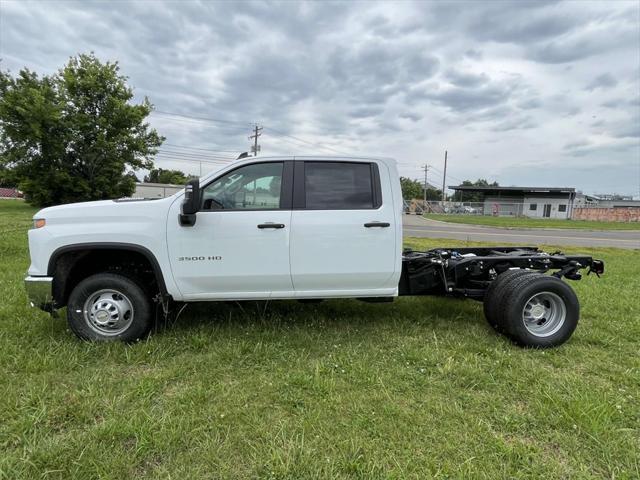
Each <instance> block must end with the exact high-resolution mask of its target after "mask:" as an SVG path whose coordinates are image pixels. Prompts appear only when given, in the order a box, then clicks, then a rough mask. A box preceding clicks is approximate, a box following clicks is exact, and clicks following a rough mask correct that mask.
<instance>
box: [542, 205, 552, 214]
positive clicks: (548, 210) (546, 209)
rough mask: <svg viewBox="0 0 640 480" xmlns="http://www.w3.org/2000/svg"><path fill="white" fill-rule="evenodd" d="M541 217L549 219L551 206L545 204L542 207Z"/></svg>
mask: <svg viewBox="0 0 640 480" xmlns="http://www.w3.org/2000/svg"><path fill="white" fill-rule="evenodd" d="M542 216H543V217H545V218H549V217H551V204H550V203H546V204H545V206H544V211H543V212H542Z"/></svg>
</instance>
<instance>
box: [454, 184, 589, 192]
mask: <svg viewBox="0 0 640 480" xmlns="http://www.w3.org/2000/svg"><path fill="white" fill-rule="evenodd" d="M448 188H449V189H451V190H464V191H468V192H469V191H470V192H491V191H503V192H523V193H575V192H576V189H575V188H573V187H492V186H474V185H449V186H448Z"/></svg>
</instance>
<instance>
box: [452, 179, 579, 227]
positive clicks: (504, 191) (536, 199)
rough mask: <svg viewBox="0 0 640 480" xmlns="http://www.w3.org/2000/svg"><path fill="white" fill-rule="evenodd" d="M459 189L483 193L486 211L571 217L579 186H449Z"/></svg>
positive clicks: (484, 210)
mask: <svg viewBox="0 0 640 480" xmlns="http://www.w3.org/2000/svg"><path fill="white" fill-rule="evenodd" d="M449 188H450V189H452V190H455V191H456V192H462V193H464V192H469V193H481V194H482V197H483V201H482V204H481V208H482V210H483V212H482V213H483V214H484V215H495V216H525V217H534V218H558V219H567V218H571V211H572V210H573V206H574V200H575V196H576V190H575V188H568V187H567V188H548V187H490V186H489V187H476V186H467V185H458V186H450V187H449Z"/></svg>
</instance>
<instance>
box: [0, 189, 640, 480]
mask: <svg viewBox="0 0 640 480" xmlns="http://www.w3.org/2000/svg"><path fill="white" fill-rule="evenodd" d="M32 212H33V210H32V209H30V208H28V207H25V206H24V205H22V204H19V203H13V202H11V203H9V202H6V203H0V288H1V291H2V299H3V301H2V302H1V303H0V391H1V392H2V394H1V395H2V396H1V398H0V419H1V422H0V478H3V479H20V478H25V479H26V478H28V479H35V478H59V479H67V478H105V479H123V478H167V479H169V478H178V479H181V478H291V479H299V478H398V479H402V478H428V477H434V478H486V479H496V478H541V477H546V478H572V479H573V478H616V479H631V478H639V477H640V356H639V354H638V350H639V345H640V344H639V338H640V300H639V298H638V292H639V291H640V280H639V278H640V276H639V271H638V270H639V267H640V251H622V250H615V249H592V250H585V251H586V252H589V253H592V254H593V255H596V256H598V257H600V258H603V259H604V260H605V261H606V262H607V275H606V276H604V277H603V278H601V279H598V278H596V277H593V276H591V277H585V279H583V280H582V281H581V282H576V283H572V285H573V286H575V288H576V290H577V292H578V295H579V297H580V298H581V301H582V307H583V311H582V319H581V324H580V325H579V326H578V330H577V331H576V333H575V334H574V336H573V338H572V339H571V341H570V342H569V343H568V344H566V345H564V346H563V347H561V348H557V349H554V350H547V351H533V350H523V349H520V348H517V347H515V346H513V345H511V344H510V343H509V342H508V341H506V340H505V339H504V338H502V337H500V336H497V335H495V334H494V333H493V332H492V330H491V329H490V328H489V327H488V326H487V325H486V323H485V320H484V318H483V316H482V308H481V305H480V304H479V303H475V302H473V301H459V300H453V299H433V298H403V299H400V300H398V301H396V302H394V303H393V304H364V303H359V302H357V301H350V300H341V301H327V302H325V303H322V304H319V305H302V304H299V303H296V302H289V301H286V302H285V301H282V302H272V303H269V304H268V305H265V304H264V303H261V302H252V303H242V304H201V305H196V306H190V307H188V308H187V309H186V310H185V312H184V313H183V314H182V316H181V317H180V318H179V319H178V321H177V322H176V323H175V324H174V325H171V326H168V327H165V328H162V329H160V330H159V331H157V332H155V333H154V334H153V335H152V336H151V337H150V338H149V339H148V340H146V341H144V342H141V343H138V344H135V345H129V346H127V345H122V344H88V343H82V342H80V341H78V340H76V339H75V337H73V336H72V334H71V333H70V332H69V330H68V329H67V327H66V325H65V322H64V321H63V320H62V319H58V320H55V319H51V318H49V317H48V316H47V315H46V314H44V313H43V312H40V311H37V310H34V309H30V308H28V307H27V302H26V298H25V295H24V291H23V287H22V278H23V274H24V272H25V270H26V268H27V266H28V253H27V243H26V232H25V229H26V227H27V226H28V225H29V216H30V215H31V214H32ZM446 242H447V243H449V244H452V243H454V241H446ZM407 243H408V244H410V245H411V246H413V247H431V246H434V245H436V244H438V243H441V242H440V241H434V240H418V239H408V241H407ZM567 250H569V251H575V250H574V249H567Z"/></svg>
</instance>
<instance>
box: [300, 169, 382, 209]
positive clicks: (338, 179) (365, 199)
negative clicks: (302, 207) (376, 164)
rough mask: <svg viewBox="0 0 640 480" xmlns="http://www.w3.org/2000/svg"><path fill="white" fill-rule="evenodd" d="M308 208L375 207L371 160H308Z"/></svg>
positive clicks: (305, 176) (305, 178) (305, 184)
mask: <svg viewBox="0 0 640 480" xmlns="http://www.w3.org/2000/svg"><path fill="white" fill-rule="evenodd" d="M304 165H305V166H304V173H305V175H304V188H305V201H306V208H308V209H313V210H354V209H363V208H375V207H374V204H375V202H374V193H373V179H372V177H373V175H372V167H371V164H369V163H346V162H344V163H342V162H305V164H304Z"/></svg>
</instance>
